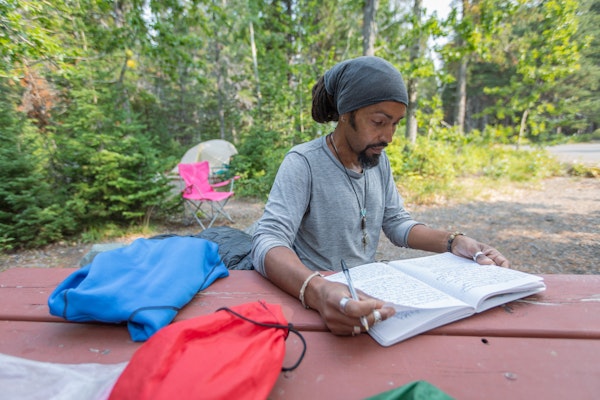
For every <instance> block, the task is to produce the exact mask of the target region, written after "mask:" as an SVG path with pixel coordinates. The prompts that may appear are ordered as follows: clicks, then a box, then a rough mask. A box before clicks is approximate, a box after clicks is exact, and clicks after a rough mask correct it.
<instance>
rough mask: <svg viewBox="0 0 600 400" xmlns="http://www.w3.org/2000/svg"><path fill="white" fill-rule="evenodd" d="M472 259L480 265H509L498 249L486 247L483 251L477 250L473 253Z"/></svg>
mask: <svg viewBox="0 0 600 400" xmlns="http://www.w3.org/2000/svg"><path fill="white" fill-rule="evenodd" d="M473 260H474V261H475V262H477V263H478V264H481V265H498V266H500V267H507V268H508V267H510V262H509V261H508V260H507V259H506V257H504V256H503V255H502V254H501V253H500V252H499V251H498V250H496V249H494V248H488V249H487V250H485V251H483V252H482V251H478V252H476V253H475V254H474V255H473Z"/></svg>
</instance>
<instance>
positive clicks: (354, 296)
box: [342, 260, 369, 332]
mask: <svg viewBox="0 0 600 400" xmlns="http://www.w3.org/2000/svg"><path fill="white" fill-rule="evenodd" d="M342 271H344V275H345V276H346V280H347V281H348V289H350V295H351V296H352V300H357V301H358V300H359V298H358V294H357V293H356V289H354V284H353V283H352V277H351V276H350V271H349V270H348V267H347V266H346V262H345V261H344V260H342ZM360 323H361V324H362V325H363V326H364V328H365V330H366V331H367V332H368V331H369V323H368V322H367V317H365V316H364V315H363V316H362V317H360Z"/></svg>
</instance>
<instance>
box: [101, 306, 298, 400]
mask: <svg viewBox="0 0 600 400" xmlns="http://www.w3.org/2000/svg"><path fill="white" fill-rule="evenodd" d="M290 331H291V332H293V333H295V334H297V335H298V336H299V337H300V339H301V340H302V343H303V345H304V350H306V343H305V341H304V338H303V337H302V336H301V335H300V334H299V333H298V332H297V331H296V330H295V329H294V328H293V326H292V325H291V324H288V323H287V321H286V319H285V317H284V316H283V313H282V312H281V306H279V305H273V304H267V303H264V302H256V303H247V304H242V305H239V306H236V307H232V308H231V309H229V308H221V309H219V310H217V312H215V313H213V314H210V315H205V316H201V317H197V318H193V319H189V320H185V321H181V322H176V323H173V324H171V325H169V326H166V327H164V328H162V329H160V330H159V331H158V332H157V333H155V334H154V335H153V336H152V337H150V339H149V340H148V341H147V342H145V343H144V344H143V345H142V346H141V347H140V348H139V349H138V350H137V351H136V352H135V354H134V355H133V357H132V359H131V361H130V362H129V364H128V365H127V367H126V368H125V370H124V371H123V373H122V374H121V375H120V376H119V379H118V380H117V382H116V384H115V386H114V387H113V390H112V392H111V394H110V397H109V399H110V400H121V399H135V400H145V399H165V400H172V399H265V398H267V396H268V395H269V393H270V392H271V389H272V388H273V386H274V385H275V381H276V380H277V378H278V376H279V373H280V372H281V371H282V370H283V371H287V370H292V369H295V368H296V367H297V366H298V365H299V364H300V362H301V361H302V358H303V357H304V351H303V352H302V354H301V355H300V358H299V360H298V361H297V362H296V364H295V365H294V366H293V367H291V368H283V367H282V366H283V358H284V355H285V340H286V339H287V336H288V332H290Z"/></svg>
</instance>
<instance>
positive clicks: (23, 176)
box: [0, 85, 75, 251]
mask: <svg viewBox="0 0 600 400" xmlns="http://www.w3.org/2000/svg"><path fill="white" fill-rule="evenodd" d="M5 89H6V88H5V87H4V86H3V85H0V126H3V127H5V128H4V129H2V130H0V251H2V250H9V249H11V248H13V247H20V246H28V247H35V246H39V245H43V244H46V243H48V242H53V241H57V240H60V239H62V238H63V237H64V235H65V234H68V233H70V232H73V230H74V228H75V221H74V219H73V217H72V215H71V214H70V212H69V210H68V209H67V208H65V207H64V206H63V204H60V199H57V198H56V196H55V193H54V192H53V190H52V187H51V185H50V184H49V182H48V181H47V179H46V176H45V174H44V171H43V170H41V169H40V168H39V165H40V163H39V158H37V157H36V156H34V154H35V153H36V152H39V143H38V142H37V141H36V139H35V129H34V128H33V127H32V126H31V125H30V124H29V123H28V121H27V120H25V119H24V118H23V117H22V115H20V114H19V113H18V112H16V111H15V110H14V109H13V108H12V106H11V105H10V104H9V102H8V101H6V100H7V96H6V95H7V92H6V90H5ZM57 200H58V201H57Z"/></svg>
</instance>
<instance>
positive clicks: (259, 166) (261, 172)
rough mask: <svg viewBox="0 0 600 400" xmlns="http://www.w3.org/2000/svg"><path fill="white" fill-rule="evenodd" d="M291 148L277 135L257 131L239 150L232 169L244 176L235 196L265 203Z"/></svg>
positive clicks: (271, 132) (252, 133) (249, 136)
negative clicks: (284, 158) (280, 166)
mask: <svg viewBox="0 0 600 400" xmlns="http://www.w3.org/2000/svg"><path fill="white" fill-rule="evenodd" d="M289 147H290V146H289V144H287V143H285V142H284V141H283V140H282V136H281V134H280V133H279V132H276V131H268V130H267V131H261V130H258V129H257V130H255V131H252V132H251V133H250V134H248V135H247V136H246V137H245V139H244V141H243V142H242V143H241V144H240V146H239V147H238V151H239V155H236V156H235V157H234V158H233V160H232V162H231V169H232V170H233V171H234V172H235V173H236V174H238V175H240V176H241V178H242V179H241V182H242V183H241V184H240V185H238V186H237V188H236V195H239V196H248V197H257V198H260V199H266V197H267V195H268V194H269V191H270V190H271V185H272V184H273V181H274V180H275V175H276V174H277V170H278V168H279V164H281V161H282V160H283V157H284V156H285V153H286V152H287V151H288V150H289Z"/></svg>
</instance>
